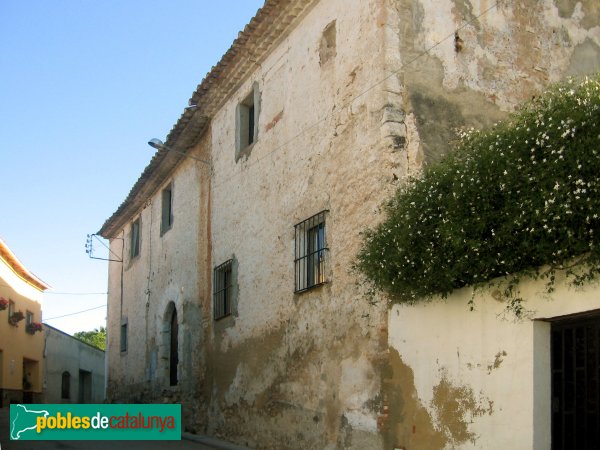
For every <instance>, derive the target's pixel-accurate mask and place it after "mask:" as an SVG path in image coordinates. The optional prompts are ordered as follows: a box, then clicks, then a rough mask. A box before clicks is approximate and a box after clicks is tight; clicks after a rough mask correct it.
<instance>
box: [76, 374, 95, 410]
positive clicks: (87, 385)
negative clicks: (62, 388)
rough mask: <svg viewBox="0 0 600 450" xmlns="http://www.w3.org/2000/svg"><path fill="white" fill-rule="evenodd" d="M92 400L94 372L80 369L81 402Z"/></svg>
mask: <svg viewBox="0 0 600 450" xmlns="http://www.w3.org/2000/svg"><path fill="white" fill-rule="evenodd" d="M91 401H92V372H88V371H87V370H81V369H79V403H90V402H91Z"/></svg>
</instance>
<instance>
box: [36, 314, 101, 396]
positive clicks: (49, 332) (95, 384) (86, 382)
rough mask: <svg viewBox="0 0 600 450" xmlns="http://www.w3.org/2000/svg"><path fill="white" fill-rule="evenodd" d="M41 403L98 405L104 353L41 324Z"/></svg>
mask: <svg viewBox="0 0 600 450" xmlns="http://www.w3.org/2000/svg"><path fill="white" fill-rule="evenodd" d="M43 327H44V361H45V362H44V403H102V402H103V401H104V351H103V350H100V349H99V348H96V347H94V346H93V345H90V344H88V343H86V342H83V341H81V340H79V339H77V338H75V337H73V336H71V335H69V334H67V333H65V332H63V331H61V330H59V329H57V328H54V327H52V326H50V325H48V324H44V325H43Z"/></svg>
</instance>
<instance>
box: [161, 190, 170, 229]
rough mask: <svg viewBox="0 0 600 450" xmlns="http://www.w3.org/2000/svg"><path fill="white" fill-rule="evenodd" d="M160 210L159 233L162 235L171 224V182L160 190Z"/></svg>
mask: <svg viewBox="0 0 600 450" xmlns="http://www.w3.org/2000/svg"><path fill="white" fill-rule="evenodd" d="M161 211H162V214H161V221H160V234H161V235H163V234H164V233H166V232H167V231H168V230H170V229H171V225H172V224H173V188H172V185H171V184H169V186H167V187H166V188H165V189H163V191H162V209H161Z"/></svg>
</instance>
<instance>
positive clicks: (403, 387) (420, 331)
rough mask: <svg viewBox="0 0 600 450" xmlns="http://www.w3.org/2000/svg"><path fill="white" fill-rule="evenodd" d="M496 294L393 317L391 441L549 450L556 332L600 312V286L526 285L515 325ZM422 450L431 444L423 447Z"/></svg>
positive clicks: (466, 296) (397, 311) (395, 311)
mask: <svg viewBox="0 0 600 450" xmlns="http://www.w3.org/2000/svg"><path fill="white" fill-rule="evenodd" d="M495 290H496V289H495V288H490V289H486V290H483V291H478V292H477V293H476V294H475V305H476V307H475V311H472V312H471V311H469V307H468V304H467V303H468V301H469V300H470V299H471V297H472V289H470V288H465V289H462V290H460V291H457V292H456V293H455V294H453V295H451V296H450V297H449V298H448V299H446V300H441V299H437V300H434V301H432V302H429V303H425V304H419V305H416V306H399V305H396V306H394V307H393V308H392V310H391V312H390V316H389V343H390V362H389V366H388V369H387V372H386V373H385V374H384V385H385V389H384V392H385V394H386V397H387V398H388V399H389V402H390V415H389V422H388V427H389V428H388V437H387V439H388V441H389V442H390V443H394V444H395V445H403V446H405V447H406V448H430V449H443V448H460V449H471V448H472V449H479V448H532V449H540V450H542V449H547V448H550V414H551V405H550V398H551V395H550V324H549V322H547V321H545V319H551V318H556V317H560V316H564V315H567V314H574V313H579V312H584V311H590V310H595V309H599V308H600V297H599V296H598V289H597V287H595V286H592V287H588V288H583V289H575V288H572V287H569V285H568V284H567V283H563V282H560V280H559V283H558V288H557V290H556V292H555V293H553V294H552V295H551V296H548V295H545V294H543V292H544V282H543V281H539V282H526V283H522V284H521V285H520V291H521V294H522V296H523V297H524V298H525V299H526V300H527V301H526V303H525V307H526V308H527V309H529V310H530V311H531V313H530V315H529V316H528V318H526V319H522V320H517V319H516V318H515V317H514V315H513V314H512V313H509V312H506V309H505V308H506V303H505V302H504V301H501V300H498V299H499V298H500V297H499V296H498V293H497V292H495ZM424 442H431V445H429V446H426V447H422V445H423V443H424Z"/></svg>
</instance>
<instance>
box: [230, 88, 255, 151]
mask: <svg viewBox="0 0 600 450" xmlns="http://www.w3.org/2000/svg"><path fill="white" fill-rule="evenodd" d="M259 114H260V92H259V90H258V83H254V84H253V86H252V91H251V92H250V93H249V94H248V95H247V96H246V98H244V99H243V100H242V101H241V102H240V103H239V104H238V106H237V108H236V122H235V126H236V136H235V160H236V162H237V161H238V160H239V159H240V158H241V157H242V156H249V155H250V152H251V151H252V146H253V144H254V143H255V142H256V141H257V139H258V119H259Z"/></svg>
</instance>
